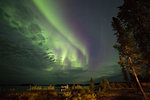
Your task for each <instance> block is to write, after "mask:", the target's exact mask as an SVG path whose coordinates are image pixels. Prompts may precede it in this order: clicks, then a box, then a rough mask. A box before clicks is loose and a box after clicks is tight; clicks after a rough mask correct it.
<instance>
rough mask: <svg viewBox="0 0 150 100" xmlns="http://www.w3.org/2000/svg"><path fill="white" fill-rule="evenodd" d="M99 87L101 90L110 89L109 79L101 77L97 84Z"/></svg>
mask: <svg viewBox="0 0 150 100" xmlns="http://www.w3.org/2000/svg"><path fill="white" fill-rule="evenodd" d="M99 87H100V89H101V91H102V92H105V91H106V90H107V89H110V85H109V81H108V80H107V79H106V78H103V79H102V80H101V82H100V84H99Z"/></svg>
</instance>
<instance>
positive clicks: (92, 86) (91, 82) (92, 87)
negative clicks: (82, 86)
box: [90, 78, 95, 91]
mask: <svg viewBox="0 0 150 100" xmlns="http://www.w3.org/2000/svg"><path fill="white" fill-rule="evenodd" d="M90 89H91V91H94V89H95V85H94V80H93V78H91V79H90Z"/></svg>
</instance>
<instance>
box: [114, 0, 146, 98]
mask: <svg viewBox="0 0 150 100" xmlns="http://www.w3.org/2000/svg"><path fill="white" fill-rule="evenodd" d="M145 1H147V0H145ZM137 2H142V0H130V1H129V0H124V4H123V5H122V6H120V7H119V10H120V12H119V13H118V16H117V17H113V22H112V26H113V28H114V30H115V31H116V33H115V35H116V37H117V43H116V44H115V45H114V47H115V48H116V49H117V50H118V52H119V57H120V61H119V64H120V65H121V67H122V70H123V71H124V72H125V74H126V72H128V73H129V75H130V76H131V77H130V78H133V77H132V76H134V79H135V80H136V82H137V84H138V86H139V88H140V90H141V92H142V93H143V95H144V98H145V99H146V98H147V97H146V95H145V93H144V91H143V89H142V86H141V84H140V82H139V79H138V75H142V74H143V72H144V70H145V66H146V65H147V60H148V59H145V57H144V55H143V52H142V51H141V49H140V46H139V44H138V42H137V39H136V38H135V36H136V35H135V34H136V33H138V31H137V30H136V29H137V28H138V25H137V24H138V23H137V22H138V21H139V18H138V16H136V13H137V7H138V6H139V5H138V3H137ZM125 77H126V80H127V77H128V75H125Z"/></svg>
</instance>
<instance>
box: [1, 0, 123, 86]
mask: <svg viewBox="0 0 150 100" xmlns="http://www.w3.org/2000/svg"><path fill="white" fill-rule="evenodd" d="M122 3H123V2H122V0H0V84H22V83H34V84H59V83H86V82H88V81H89V80H90V78H91V77H93V78H94V79H95V81H96V82H99V79H100V78H102V77H107V78H108V79H109V80H110V81H122V80H123V77H122V74H121V67H119V65H118V63H117V62H118V59H119V56H118V52H117V50H115V49H114V48H113V45H114V43H115V41H116V39H115V36H114V35H113V34H114V32H113V30H112V26H111V21H112V17H113V16H116V15H117V12H118V9H117V7H118V6H120V5H121V4H122Z"/></svg>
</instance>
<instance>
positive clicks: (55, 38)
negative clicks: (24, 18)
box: [33, 0, 88, 71]
mask: <svg viewBox="0 0 150 100" xmlns="http://www.w3.org/2000/svg"><path fill="white" fill-rule="evenodd" d="M33 2H34V3H35V4H36V6H37V7H38V8H39V10H40V11H41V13H42V14H43V15H44V16H45V18H46V19H47V20H48V21H49V23H50V24H52V25H53V27H55V28H56V29H57V31H58V32H59V34H55V33H50V32H48V31H49V30H47V29H46V31H45V33H43V34H46V36H45V37H47V40H46V46H49V47H50V48H51V47H53V50H52V52H53V53H54V54H55V57H56V59H60V57H61V65H63V67H62V69H65V68H66V66H69V67H72V68H77V67H84V66H85V64H87V63H88V55H87V52H86V48H85V47H84V45H83V44H82V43H81V42H80V41H79V40H78V39H77V37H76V36H75V35H74V33H73V31H71V29H70V28H69V26H68V25H67V24H66V22H65V20H64V19H63V15H62V14H61V13H60V9H59V8H58V4H55V3H54V2H52V1H47V0H33ZM43 36H44V35H43ZM51 37H52V38H51ZM51 42H53V43H51ZM77 49H78V50H79V51H80V52H81V53H82V55H83V56H84V57H85V59H86V61H85V63H84V64H83V63H82V61H81V59H78V52H77ZM57 50H60V51H59V53H58V52H57ZM46 52H49V50H48V51H46ZM66 59H67V60H68V61H67V62H69V65H68V63H66V62H65V60H66ZM47 70H48V71H50V70H52V68H51V67H50V69H47Z"/></svg>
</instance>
